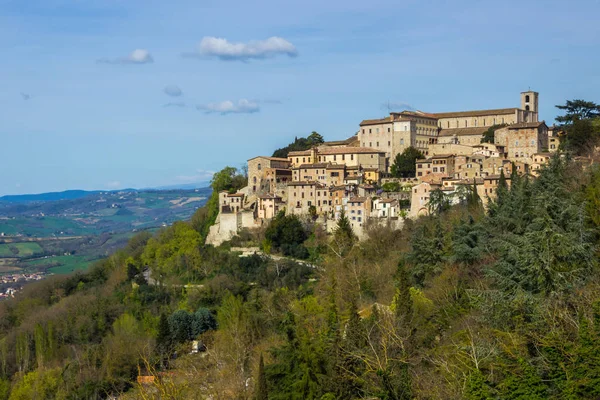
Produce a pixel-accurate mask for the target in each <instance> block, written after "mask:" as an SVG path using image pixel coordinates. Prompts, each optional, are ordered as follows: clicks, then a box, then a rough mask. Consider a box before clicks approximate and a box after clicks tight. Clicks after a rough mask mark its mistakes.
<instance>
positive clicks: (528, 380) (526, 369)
mask: <svg viewBox="0 0 600 400" xmlns="http://www.w3.org/2000/svg"><path fill="white" fill-rule="evenodd" d="M499 388H500V393H501V395H500V398H502V399H506V400H544V399H547V398H548V386H547V385H546V384H545V383H544V382H543V381H542V378H541V377H540V376H539V375H538V373H537V371H536V370H535V368H533V367H532V366H531V365H529V364H528V363H527V361H525V360H524V359H520V360H519V361H518V365H517V368H516V369H512V370H510V372H509V375H508V376H507V377H506V378H505V379H504V380H503V381H502V382H501V383H500V385H499Z"/></svg>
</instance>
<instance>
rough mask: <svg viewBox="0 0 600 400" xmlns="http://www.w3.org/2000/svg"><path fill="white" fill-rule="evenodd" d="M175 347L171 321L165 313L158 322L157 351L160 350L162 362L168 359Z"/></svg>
mask: <svg viewBox="0 0 600 400" xmlns="http://www.w3.org/2000/svg"><path fill="white" fill-rule="evenodd" d="M172 347H173V335H172V333H171V328H170V326H169V319H168V318H167V315H166V314H165V313H162V314H160V319H159V320H158V333H157V335H156V349H157V350H158V353H159V355H160V356H161V360H162V359H164V357H168V355H169V353H170V352H171V349H172Z"/></svg>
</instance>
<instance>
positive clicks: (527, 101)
mask: <svg viewBox="0 0 600 400" xmlns="http://www.w3.org/2000/svg"><path fill="white" fill-rule="evenodd" d="M525 103H529V95H528V94H527V95H525ZM527 109H528V110H529V108H527Z"/></svg>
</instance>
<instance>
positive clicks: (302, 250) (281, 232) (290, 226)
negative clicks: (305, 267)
mask: <svg viewBox="0 0 600 400" xmlns="http://www.w3.org/2000/svg"><path fill="white" fill-rule="evenodd" d="M307 238H308V234H307V232H306V230H305V228H304V226H303V225H302V222H301V221H300V219H298V217H297V216H296V215H285V213H284V212H283V211H280V212H279V214H277V215H276V216H275V218H273V219H272V220H271V222H270V223H269V226H268V227H267V230H266V231H265V240H266V241H267V243H268V246H269V247H270V248H271V249H273V250H275V251H280V252H281V253H283V254H284V255H286V256H292V257H295V258H300V259H306V258H308V256H309V253H308V250H307V249H306V247H305V246H304V244H303V243H304V241H305V240H306V239H307Z"/></svg>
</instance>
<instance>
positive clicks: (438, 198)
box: [427, 188, 450, 215]
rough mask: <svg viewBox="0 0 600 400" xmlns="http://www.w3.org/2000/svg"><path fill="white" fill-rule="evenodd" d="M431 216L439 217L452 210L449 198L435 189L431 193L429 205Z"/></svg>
mask: <svg viewBox="0 0 600 400" xmlns="http://www.w3.org/2000/svg"><path fill="white" fill-rule="evenodd" d="M427 208H428V211H429V214H431V215H439V214H441V213H442V212H444V211H446V210H448V209H449V208H450V200H449V199H448V196H446V194H445V193H444V192H443V191H442V190H441V189H439V188H438V189H435V190H432V191H431V193H429V202H428V203H427Z"/></svg>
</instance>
